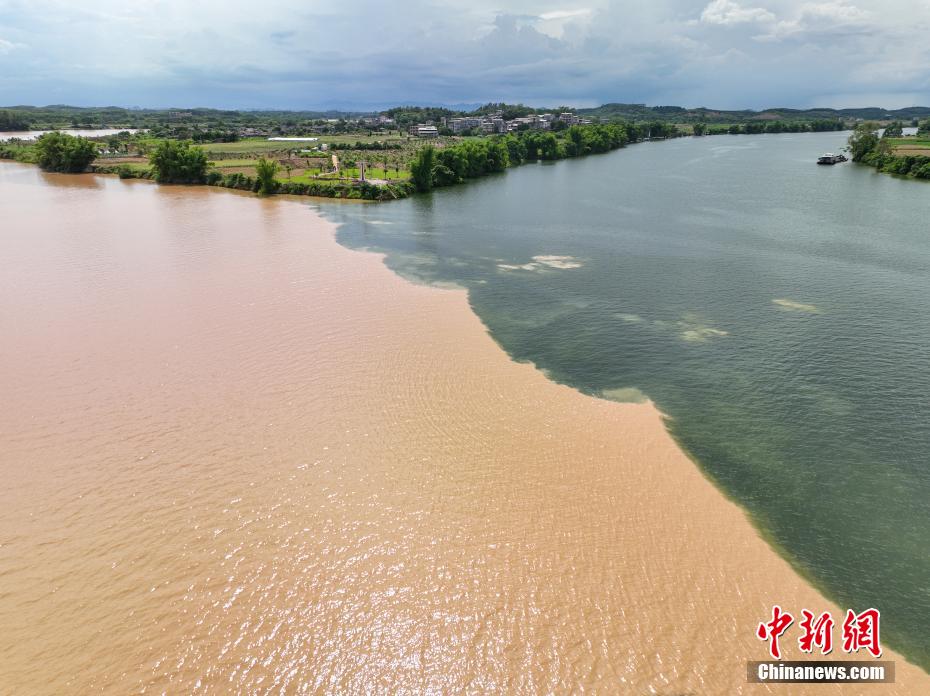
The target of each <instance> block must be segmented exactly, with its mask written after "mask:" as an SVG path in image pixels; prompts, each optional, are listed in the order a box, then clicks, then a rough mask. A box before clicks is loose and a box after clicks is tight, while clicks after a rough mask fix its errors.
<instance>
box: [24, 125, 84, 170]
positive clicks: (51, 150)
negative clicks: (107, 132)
mask: <svg viewBox="0 0 930 696" xmlns="http://www.w3.org/2000/svg"><path fill="white" fill-rule="evenodd" d="M35 152H36V162H37V163H38V165H39V166H40V167H41V168H42V169H44V170H45V171H47V172H69V173H77V172H83V171H84V170H86V169H87V167H88V165H89V164H90V163H91V162H93V161H94V158H95V157H96V156H97V147H96V146H95V145H94V143H92V142H91V141H90V140H87V139H86V138H79V137H75V136H73V135H68V134H67V133H58V132H55V133H46V134H44V135H42V136H40V137H39V138H38V139H37V140H36V144H35Z"/></svg>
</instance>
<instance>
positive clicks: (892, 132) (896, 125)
mask: <svg viewBox="0 0 930 696" xmlns="http://www.w3.org/2000/svg"><path fill="white" fill-rule="evenodd" d="M903 136H904V124H903V123H901V122H900V121H892V122H891V123H889V124H888V125H887V126H885V132H884V133H882V137H883V138H900V137H903Z"/></svg>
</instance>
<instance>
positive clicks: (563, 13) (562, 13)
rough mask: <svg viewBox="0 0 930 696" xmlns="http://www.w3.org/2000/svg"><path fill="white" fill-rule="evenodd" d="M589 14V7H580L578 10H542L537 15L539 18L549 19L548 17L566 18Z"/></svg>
mask: <svg viewBox="0 0 930 696" xmlns="http://www.w3.org/2000/svg"><path fill="white" fill-rule="evenodd" d="M589 14H591V10H590V9H589V8H582V9H579V10H554V11H553V12H543V13H542V14H541V15H539V18H540V19H544V20H550V19H568V18H570V17H581V16H583V15H589Z"/></svg>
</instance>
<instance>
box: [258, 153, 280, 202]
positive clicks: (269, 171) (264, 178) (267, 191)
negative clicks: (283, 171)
mask: <svg viewBox="0 0 930 696" xmlns="http://www.w3.org/2000/svg"><path fill="white" fill-rule="evenodd" d="M277 173H278V163H277V162H275V161H274V160H269V159H265V158H264V157H262V158H261V159H260V160H258V162H257V163H256V164H255V174H256V176H257V178H258V195H259V196H270V195H271V194H273V193H274V192H275V191H276V190H277V188H278V182H277V181H275V178H274V175H275V174H277Z"/></svg>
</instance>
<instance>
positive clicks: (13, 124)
mask: <svg viewBox="0 0 930 696" xmlns="http://www.w3.org/2000/svg"><path fill="white" fill-rule="evenodd" d="M20 130H29V121H28V120H27V119H26V117H25V116H24V115H23V114H21V113H20V112H18V111H7V110H6V109H4V110H3V111H0V131H20Z"/></svg>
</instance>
